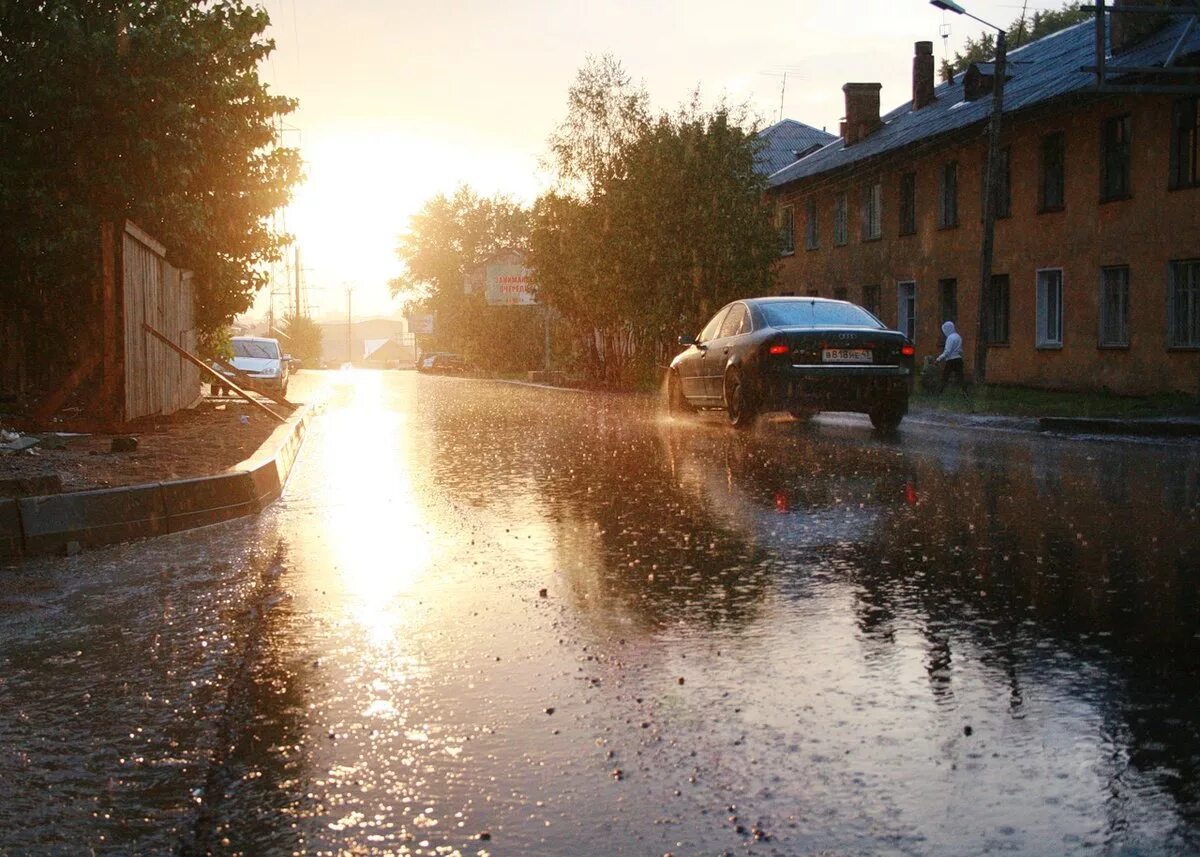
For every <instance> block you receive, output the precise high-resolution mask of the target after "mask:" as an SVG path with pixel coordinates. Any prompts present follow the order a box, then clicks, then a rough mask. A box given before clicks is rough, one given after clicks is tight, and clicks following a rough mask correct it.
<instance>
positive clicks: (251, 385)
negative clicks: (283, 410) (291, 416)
mask: <svg viewBox="0 0 1200 857" xmlns="http://www.w3.org/2000/svg"><path fill="white" fill-rule="evenodd" d="M213 363H216V364H217V365H218V366H220V367H221V368H223V369H228V370H229V371H230V372H232V373H233V374H234V375H235V376H236V377H237V378H239V379H240V380H241V381H243V382H244V386H245V387H246V388H247V389H249V390H254V392H256V393H259V394H260V395H263V396H266V397H267V398H268V399H270V400H271V401H272V402H275V403H276V404H280V405H283V406H284V407H288V408H293V409H295V408H297V407H299V405H297V404H295V403H294V402H289V401H288V400H287V399H285V398H284V397H283V396H281V395H276V394H275V393H273V392H271V391H270V390H268V389H266V388H264V387H260V386H259V385H258V383H257V382H256V381H255V380H254V379H253V378H251V377H250V376H249V375H247V374H246V373H245V372H243V371H242V370H241V369H239V368H237V367H236V366H234V365H233V364H232V363H230V362H228V361H227V360H222V359H221V358H220V357H214V358H213Z"/></svg>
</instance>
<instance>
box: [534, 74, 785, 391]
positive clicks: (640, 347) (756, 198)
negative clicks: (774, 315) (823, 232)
mask: <svg viewBox="0 0 1200 857" xmlns="http://www.w3.org/2000/svg"><path fill="white" fill-rule="evenodd" d="M577 92H592V93H593V94H592V95H590V96H589V97H579V96H577V95H576V94H575V93H577ZM638 92H639V90H636V89H633V88H632V87H631V86H630V85H629V82H628V77H627V76H625V75H624V74H623V73H621V72H620V66H619V64H616V63H615V61H611V60H606V61H605V63H604V65H602V66H601V67H600V68H599V70H598V69H597V66H596V61H594V60H590V61H589V65H588V66H585V68H584V69H583V70H581V72H580V74H579V78H578V79H577V81H576V84H575V85H574V86H573V87H572V97H571V99H570V110H571V113H570V115H569V116H568V119H567V121H566V122H565V123H564V124H563V126H562V128H560V130H559V132H558V133H557V134H556V135H555V137H553V138H552V139H551V147H552V150H553V151H555V152H560V151H590V152H595V153H599V154H598V155H597V156H596V157H595V158H593V159H592V160H591V161H590V168H589V169H588V170H587V171H582V170H580V169H579V168H578V162H577V161H570V160H564V159H563V158H562V157H561V156H559V157H558V161H559V177H560V190H558V191H555V192H553V193H550V194H547V195H545V196H543V197H542V198H541V199H539V200H538V202H537V204H536V205H535V207H534V213H533V229H532V234H531V239H530V263H531V265H532V267H533V268H534V270H535V272H536V277H537V284H538V294H539V296H542V297H544V299H545V301H546V302H547V303H548V304H549V305H551V306H553V307H554V308H555V309H556V310H558V311H559V312H560V313H562V315H563V317H564V318H565V319H566V320H567V321H568V322H569V323H570V324H571V325H572V327H573V329H574V330H575V332H576V336H577V340H576V341H577V343H578V357H579V360H580V363H581V365H582V367H583V368H584V369H585V371H587V372H588V373H589V374H590V375H592V376H593V377H595V378H597V379H598V380H602V381H605V382H607V383H611V384H624V383H627V382H628V381H630V380H632V379H633V378H635V377H645V376H648V375H649V374H650V373H651V371H652V369H653V366H654V364H655V363H656V362H661V361H662V360H663V359H665V357H666V354H667V353H668V351H669V350H670V349H671V348H672V346H671V345H670V343H671V342H672V340H673V339H674V337H675V335H677V334H678V333H680V332H682V331H692V330H695V329H698V327H699V326H700V324H701V323H702V321H703V319H704V318H705V317H707V316H708V315H709V314H710V313H711V312H712V310H714V309H715V308H717V307H719V306H720V305H721V304H723V303H725V302H726V301H728V300H732V299H734V298H736V297H739V296H745V295H750V294H760V293H762V292H763V291H764V290H766V289H767V288H768V287H769V285H770V283H771V278H772V265H773V263H774V261H775V260H776V259H777V258H778V253H779V247H778V235H777V233H776V232H775V230H774V228H773V227H772V225H771V219H770V211H769V208H768V206H767V204H766V203H765V201H764V197H763V190H764V186H763V180H762V178H761V177H760V176H759V175H758V174H757V173H756V172H755V170H754V153H755V150H756V146H757V139H756V137H755V134H754V130H753V128H752V127H746V122H745V118H744V116H742V115H741V113H739V112H737V111H733V110H731V109H730V108H728V107H726V106H724V105H719V106H717V107H716V108H714V109H713V110H711V111H705V110H704V109H702V108H701V106H700V104H699V98H698V96H697V95H695V94H693V97H692V99H691V101H690V103H689V104H687V105H686V106H684V107H683V108H681V109H680V110H679V111H678V112H677V113H676V114H675V115H667V114H663V115H660V116H658V117H657V118H654V119H646V118H645V117H644V115H640V114H639V113H638V111H637V110H633V109H630V108H629V105H632V104H638V103H640V99H642V98H643V96H640V95H638ZM597 139H599V140H603V141H605V143H604V144H603V145H598V144H596V143H594V142H593V141H595V140H597ZM571 140H575V144H574V145H573V146H572V145H570V142H569V141H571ZM581 179H582V181H581ZM572 189H573V190H575V193H574V194H572V193H571V192H570V191H571V190H572Z"/></svg>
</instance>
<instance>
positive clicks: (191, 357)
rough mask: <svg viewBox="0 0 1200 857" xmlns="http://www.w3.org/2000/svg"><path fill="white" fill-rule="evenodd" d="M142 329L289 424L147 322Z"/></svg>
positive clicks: (240, 394)
mask: <svg viewBox="0 0 1200 857" xmlns="http://www.w3.org/2000/svg"><path fill="white" fill-rule="evenodd" d="M142 328H143V329H144V330H145V331H146V332H147V333H149V334H151V335H152V336H154V337H155V338H156V339H158V341H160V342H161V343H163V345H166V346H167V347H168V348H170V349H171V350H172V351H174V352H175V353H176V354H178V355H179V356H180V357H182V358H183V359H184V360H187V361H188V362H189V363H192V364H194V365H195V366H196V367H197V368H198V369H200V370H201V371H202V372H207V373H208V374H209V375H212V376H213V377H214V378H216V379H217V380H218V381H220V382H221V385H222V386H225V387H228V388H229V389H231V390H233V391H234V392H235V393H237V394H238V395H239V396H241V397H242V398H243V399H245V400H246V401H247V402H249V403H250V404H252V405H254V406H255V407H256V408H258V409H259V410H261V411H263V412H265V413H267V414H270V415H271V416H272V417H273V418H275V419H276V420H278V421H279V422H281V423H286V422H287V420H285V419H284V418H283V417H281V416H279V414H277V413H275V412H274V411H273V410H271V409H270V408H268V407H267V406H266V405H264V404H263V403H262V402H260V401H259V400H258V399H256V398H254V397H253V396H251V395H250V393H249V392H247V391H246V390H243V389H242V388H241V387H239V386H238V385H237V384H235V383H233V382H232V381H230V380H229V379H228V378H226V377H225V376H224V375H222V374H221V373H219V372H217V370H216V369H213V368H212V367H211V366H209V365H208V364H207V363H205V362H204V361H203V360H201V359H200V358H199V357H196V356H195V355H193V354H191V353H189V352H187V351H184V350H183V349H182V348H180V347H179V346H178V345H176V344H175V343H174V342H172V341H171V340H170V339H168V338H167V337H165V336H163V335H162V334H161V333H159V332H158V331H157V330H155V329H154V328H153V327H151V326H150V325H148V324H146V323H145V322H142Z"/></svg>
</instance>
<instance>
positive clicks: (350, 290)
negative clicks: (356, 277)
mask: <svg viewBox="0 0 1200 857" xmlns="http://www.w3.org/2000/svg"><path fill="white" fill-rule="evenodd" d="M353 295H354V286H347V287H346V362H347V363H349V364H350V365H351V366H353V365H354V350H353V347H352V343H353V338H352V337H351V331H352V330H353V325H352V321H353V318H354V316H353V315H352V314H351V312H350V306H351V304H350V299H351V297H352V296H353Z"/></svg>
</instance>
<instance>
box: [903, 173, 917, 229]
mask: <svg viewBox="0 0 1200 857" xmlns="http://www.w3.org/2000/svg"><path fill="white" fill-rule="evenodd" d="M916 231H917V174H916V173H904V174H903V175H902V176H900V234H901V235H913V234H915V233H916Z"/></svg>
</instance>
